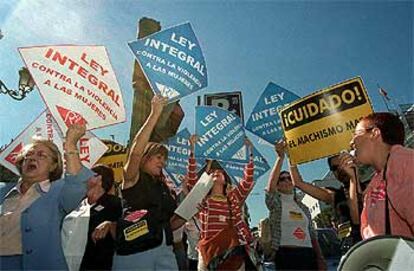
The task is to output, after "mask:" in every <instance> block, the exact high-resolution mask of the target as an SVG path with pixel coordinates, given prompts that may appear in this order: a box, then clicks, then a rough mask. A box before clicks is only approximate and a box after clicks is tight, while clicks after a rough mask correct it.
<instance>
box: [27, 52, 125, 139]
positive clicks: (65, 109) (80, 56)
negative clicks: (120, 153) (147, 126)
mask: <svg viewBox="0 0 414 271" xmlns="http://www.w3.org/2000/svg"><path fill="white" fill-rule="evenodd" d="M19 51H20V54H21V56H22V58H23V61H24V62H25V64H26V67H27V68H28V69H29V72H30V74H31V75H32V77H33V79H34V81H35V83H36V85H37V87H38V89H39V91H40V94H41V96H42V98H43V100H44V101H45V103H46V105H47V107H48V108H49V110H50V112H51V113H52V115H53V117H54V118H55V120H56V122H57V124H58V125H59V128H60V129H61V130H62V131H63V133H65V132H66V130H67V127H68V125H70V124H72V123H83V122H86V124H87V130H90V129H95V128H98V127H103V126H108V125H111V124H115V123H120V122H124V121H125V119H126V118H125V107H124V102H123V99H122V94H121V90H120V88H119V85H118V82H117V79H116V76H115V73H114V71H113V69H112V66H111V63H110V61H109V57H108V54H107V52H106V49H105V47H104V46H76V45H72V46H70V45H54V46H39V47H26V48H19Z"/></svg>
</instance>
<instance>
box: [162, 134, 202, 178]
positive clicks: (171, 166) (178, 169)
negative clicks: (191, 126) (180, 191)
mask: <svg viewBox="0 0 414 271" xmlns="http://www.w3.org/2000/svg"><path fill="white" fill-rule="evenodd" d="M190 136H191V135H190V132H189V131H188V129H184V130H182V131H180V132H179V133H177V134H176V135H175V136H173V137H170V138H168V140H167V142H166V143H165V144H164V145H165V147H166V148H167V149H168V163H167V166H166V168H165V170H166V171H167V172H168V174H169V175H170V176H171V177H172V179H173V180H174V182H175V183H176V184H177V185H179V184H180V183H181V180H180V178H179V176H180V175H181V176H184V175H186V174H187V162H188V157H189V155H190V142H189V141H188V140H189V139H190ZM200 165H201V163H200V162H199V161H197V168H200Z"/></svg>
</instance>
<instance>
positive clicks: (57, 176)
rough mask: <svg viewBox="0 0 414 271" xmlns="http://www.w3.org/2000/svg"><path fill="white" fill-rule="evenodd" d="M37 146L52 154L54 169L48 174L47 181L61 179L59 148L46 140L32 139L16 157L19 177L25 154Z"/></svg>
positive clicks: (61, 168) (61, 169) (61, 167)
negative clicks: (43, 147) (46, 149)
mask: <svg viewBox="0 0 414 271" xmlns="http://www.w3.org/2000/svg"><path fill="white" fill-rule="evenodd" d="M37 145H43V146H45V147H46V148H48V149H49V150H50V151H51V153H52V156H51V158H52V159H53V161H54V162H55V163H56V168H55V169H54V170H53V171H51V172H49V180H50V181H51V182H53V181H56V180H59V179H60V178H61V177H62V173H63V162H62V155H61V153H60V151H59V148H58V147H57V146H56V144H54V143H53V142H52V141H50V140H46V139H34V140H33V142H32V143H31V144H29V145H26V146H25V147H24V148H23V150H22V151H21V152H20V153H19V154H18V155H17V157H16V168H17V170H18V171H19V173H20V175H21V174H22V166H23V162H24V159H25V157H26V154H27V152H28V151H29V150H30V149H32V148H33V147H34V146H37Z"/></svg>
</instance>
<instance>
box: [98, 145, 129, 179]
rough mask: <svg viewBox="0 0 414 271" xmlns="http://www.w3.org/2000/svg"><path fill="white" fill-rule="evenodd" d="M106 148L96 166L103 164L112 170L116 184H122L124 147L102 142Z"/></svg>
mask: <svg viewBox="0 0 414 271" xmlns="http://www.w3.org/2000/svg"><path fill="white" fill-rule="evenodd" d="M102 141H103V142H104V143H105V145H106V146H107V147H108V150H107V151H106V152H105V154H104V155H103V156H102V157H101V158H100V159H99V160H98V162H97V163H98V164H104V165H107V166H108V167H110V168H112V169H113V171H114V177H115V181H116V182H122V174H123V168H124V165H125V162H126V159H127V149H126V147H125V146H123V145H121V144H118V143H116V142H113V141H110V140H102Z"/></svg>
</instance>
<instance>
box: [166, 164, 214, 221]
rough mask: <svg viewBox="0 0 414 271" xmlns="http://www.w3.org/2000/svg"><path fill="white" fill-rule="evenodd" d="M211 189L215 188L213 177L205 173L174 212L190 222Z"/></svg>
mask: <svg viewBox="0 0 414 271" xmlns="http://www.w3.org/2000/svg"><path fill="white" fill-rule="evenodd" d="M211 187H213V177H212V175H208V174H207V173H206V172H204V173H203V174H202V175H201V177H200V179H199V180H198V181H197V183H196V185H195V186H194V187H193V189H191V191H190V193H188V195H187V196H186V197H185V199H184V200H183V201H182V202H181V204H180V206H178V208H177V209H175V211H174V212H175V213H176V214H177V215H179V216H180V217H182V218H184V219H185V220H187V221H188V220H190V219H191V218H192V217H193V216H194V215H195V214H196V213H197V212H198V209H197V206H198V205H199V204H200V203H201V202H202V201H203V199H204V197H205V196H207V194H208V192H209V191H210V189H211Z"/></svg>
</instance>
